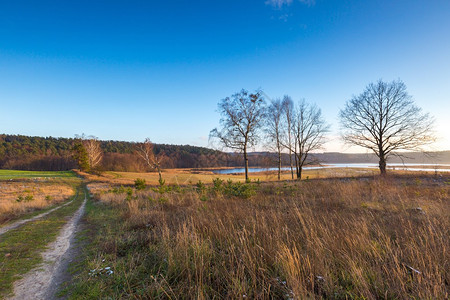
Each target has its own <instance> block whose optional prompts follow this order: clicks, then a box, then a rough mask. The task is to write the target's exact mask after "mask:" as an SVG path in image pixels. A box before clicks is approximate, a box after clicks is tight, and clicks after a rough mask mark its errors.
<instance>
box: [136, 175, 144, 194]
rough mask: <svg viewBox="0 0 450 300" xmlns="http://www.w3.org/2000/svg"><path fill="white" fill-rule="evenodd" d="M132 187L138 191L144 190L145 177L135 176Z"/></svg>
mask: <svg viewBox="0 0 450 300" xmlns="http://www.w3.org/2000/svg"><path fill="white" fill-rule="evenodd" d="M134 187H135V188H136V190H138V191H141V190H145V188H146V184H145V179H141V178H136V180H135V181H134Z"/></svg>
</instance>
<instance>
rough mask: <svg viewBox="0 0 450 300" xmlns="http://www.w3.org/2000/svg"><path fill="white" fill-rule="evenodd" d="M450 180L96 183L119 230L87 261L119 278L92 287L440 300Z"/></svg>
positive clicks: (446, 262)
mask: <svg viewBox="0 0 450 300" xmlns="http://www.w3.org/2000/svg"><path fill="white" fill-rule="evenodd" d="M449 183H450V179H449V178H448V177H446V178H445V177H444V178H440V179H434V178H432V177H420V178H413V177H389V178H388V179H387V180H383V179H356V180H355V179H345V180H339V179H327V180H310V181H303V182H284V183H264V184H260V185H258V184H253V185H252V186H254V189H256V194H255V195H253V196H251V197H250V198H248V199H243V198H241V197H236V196H229V195H228V194H227V193H225V192H224V188H223V185H222V187H218V186H217V187H216V188H213V187H207V188H197V189H194V188H191V189H189V188H185V189H183V190H181V191H178V192H169V193H158V192H155V191H153V190H146V191H143V192H137V194H133V197H132V198H131V199H130V198H128V200H125V198H126V195H125V194H115V193H111V192H107V191H103V192H100V190H99V189H97V190H96V191H97V197H98V198H99V199H100V201H101V202H103V203H107V204H110V205H112V206H113V207H115V208H116V209H117V211H118V212H120V218H119V220H121V221H122V222H121V223H120V225H117V226H119V227H120V228H121V229H120V231H116V232H115V231H114V230H113V229H110V230H109V231H108V234H103V235H102V237H101V242H100V244H99V249H97V251H98V252H97V253H98V256H97V259H96V260H94V261H93V262H92V264H93V265H95V264H96V262H97V261H98V260H99V259H100V258H101V257H107V259H108V261H110V263H111V264H110V266H111V267H112V268H113V269H114V270H115V272H116V273H115V275H114V276H116V277H115V278H112V277H111V278H105V279H102V280H104V281H100V280H99V279H95V280H96V281H95V284H96V285H97V288H96V292H97V293H99V294H97V295H102V292H99V290H100V291H103V293H104V294H103V295H108V296H110V295H115V296H116V297H124V298H133V297H137V298H140V297H142V298H190V299H193V298H197V299H205V298H231V299H236V298H259V299H268V298H300V299H303V298H314V297H315V298H322V297H323V298H333V299H347V298H350V299H351V298H364V299H411V298H417V299H445V298H448V297H449V283H450V255H449V253H450V251H449V250H450V232H449V228H450V218H449V216H450V185H449ZM250 189H253V188H250ZM111 224H117V220H115V221H113V223H111ZM119 227H117V228H119ZM99 264H101V263H99ZM416 270H417V271H416ZM119 282H120V285H121V286H122V288H118V286H117V285H119ZM86 284H87V285H89V284H93V282H91V281H89V280H88V281H87V282H86ZM123 285H125V286H123Z"/></svg>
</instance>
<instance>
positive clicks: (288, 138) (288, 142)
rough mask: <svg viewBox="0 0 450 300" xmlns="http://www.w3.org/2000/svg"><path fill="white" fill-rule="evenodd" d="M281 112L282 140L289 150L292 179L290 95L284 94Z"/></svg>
mask: <svg viewBox="0 0 450 300" xmlns="http://www.w3.org/2000/svg"><path fill="white" fill-rule="evenodd" d="M282 105H283V112H284V119H283V121H284V122H283V124H284V125H285V126H284V127H285V128H284V132H285V133H286V134H285V135H284V137H285V138H286V140H285V141H284V142H283V143H284V145H287V146H286V148H287V149H288V151H289V166H290V167H291V178H292V179H294V165H293V161H292V150H291V149H293V148H294V147H293V145H292V142H293V140H292V121H293V111H294V102H293V101H292V99H291V97H289V96H284V98H283V102H282Z"/></svg>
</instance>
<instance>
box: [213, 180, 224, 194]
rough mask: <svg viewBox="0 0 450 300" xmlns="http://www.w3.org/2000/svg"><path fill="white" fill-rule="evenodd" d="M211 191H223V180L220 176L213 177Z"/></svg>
mask: <svg viewBox="0 0 450 300" xmlns="http://www.w3.org/2000/svg"><path fill="white" fill-rule="evenodd" d="M212 189H213V191H214V192H215V193H220V192H222V191H223V180H222V179H220V178H216V179H213V187H212Z"/></svg>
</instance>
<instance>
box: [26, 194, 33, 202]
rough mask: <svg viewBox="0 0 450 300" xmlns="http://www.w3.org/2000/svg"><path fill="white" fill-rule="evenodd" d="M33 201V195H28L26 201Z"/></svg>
mask: <svg viewBox="0 0 450 300" xmlns="http://www.w3.org/2000/svg"><path fill="white" fill-rule="evenodd" d="M32 200H33V195H26V196H25V201H32Z"/></svg>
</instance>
